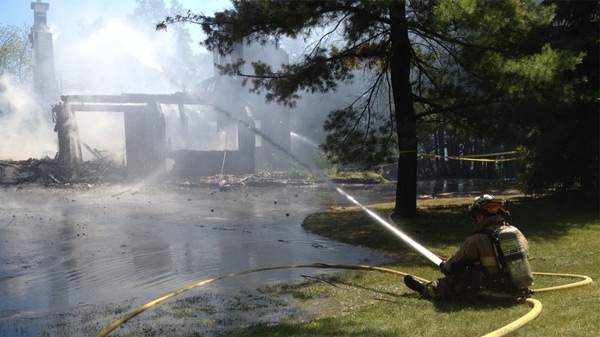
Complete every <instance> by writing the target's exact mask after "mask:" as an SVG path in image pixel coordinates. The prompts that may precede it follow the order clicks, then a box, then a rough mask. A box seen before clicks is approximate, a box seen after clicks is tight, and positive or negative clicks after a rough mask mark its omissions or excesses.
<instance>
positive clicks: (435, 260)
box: [326, 180, 442, 266]
mask: <svg viewBox="0 0 600 337" xmlns="http://www.w3.org/2000/svg"><path fill="white" fill-rule="evenodd" d="M326 181H327V183H328V184H329V186H331V187H332V188H333V189H335V190H336V191H337V192H338V193H339V194H341V195H343V196H344V197H346V199H348V200H350V202H352V203H353V204H355V205H356V206H358V207H360V209H362V210H363V211H365V212H366V213H367V214H368V215H369V216H371V217H372V218H373V219H375V220H377V222H379V224H381V225H383V226H384V227H385V228H386V229H388V230H389V231H390V232H392V233H393V234H395V235H396V236H398V237H399V238H400V239H402V241H404V242H406V243H407V244H409V245H410V246H411V247H412V248H414V249H415V250H416V251H418V252H419V253H421V254H422V255H423V256H425V257H426V258H427V259H429V261H431V262H433V263H435V265H437V266H439V265H440V263H442V259H440V258H439V257H438V256H436V255H435V254H433V253H432V252H431V251H429V250H428V249H427V248H425V247H423V246H422V245H420V244H419V243H418V242H416V241H415V240H413V239H412V238H410V237H409V236H408V235H406V234H405V233H404V232H402V231H401V230H399V229H398V228H397V227H396V226H394V225H392V224H390V223H388V222H387V221H385V220H384V219H382V218H381V217H380V216H379V215H377V214H376V213H375V212H373V211H371V210H370V209H368V208H367V207H366V206H364V205H363V204H361V203H360V202H358V201H357V200H356V199H354V197H353V196H351V195H350V194H348V193H346V191H344V190H342V189H341V188H340V187H338V186H337V185H335V184H333V183H332V182H330V181H328V180H326Z"/></svg>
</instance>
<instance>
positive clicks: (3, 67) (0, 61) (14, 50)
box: [0, 26, 33, 84]
mask: <svg viewBox="0 0 600 337" xmlns="http://www.w3.org/2000/svg"><path fill="white" fill-rule="evenodd" d="M28 34H29V28H28V27H26V26H23V27H16V26H0V76H2V75H4V74H7V75H10V76H11V77H13V78H14V79H16V81H18V82H19V83H21V84H25V83H31V81H32V79H33V50H32V49H31V46H30V44H29V39H28Z"/></svg>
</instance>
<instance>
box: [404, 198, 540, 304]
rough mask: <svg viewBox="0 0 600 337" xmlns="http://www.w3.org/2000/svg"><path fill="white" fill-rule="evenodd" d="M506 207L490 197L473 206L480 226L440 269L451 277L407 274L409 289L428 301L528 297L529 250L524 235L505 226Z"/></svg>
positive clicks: (471, 209) (471, 212) (473, 217)
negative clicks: (431, 278) (427, 278)
mask: <svg viewBox="0 0 600 337" xmlns="http://www.w3.org/2000/svg"><path fill="white" fill-rule="evenodd" d="M505 203H506V200H504V199H496V198H494V197H493V196H492V195H489V194H484V195H483V196H481V197H477V198H475V200H474V201H473V204H472V205H471V206H469V217H470V218H471V220H473V221H475V222H476V224H475V228H474V234H473V235H471V236H470V237H468V238H467V239H466V240H465V242H464V243H463V244H462V246H461V247H460V248H459V250H458V251H457V252H456V253H454V254H453V255H452V256H451V257H450V258H449V259H448V260H446V261H444V262H442V263H441V264H440V270H441V271H442V273H444V275H446V276H445V277H442V278H439V279H437V280H435V281H432V282H427V283H423V282H421V281H419V280H418V279H416V278H415V277H414V276H412V275H406V276H405V277H404V283H405V284H406V286H407V287H408V288H410V289H412V290H414V291H417V292H419V293H420V294H421V295H422V296H423V297H425V298H428V299H436V298H448V297H458V298H465V299H467V300H471V301H472V300H477V299H502V300H504V299H520V298H525V297H529V295H530V291H529V289H528V287H529V286H531V285H532V284H533V275H532V272H531V268H530V266H529V261H528V257H527V256H528V251H529V246H528V244H527V240H526V239H525V237H524V236H523V234H522V233H521V232H520V231H519V230H518V229H517V228H516V227H513V226H511V225H509V224H508V223H507V222H505V220H504V217H505V216H508V215H509V214H510V213H509V212H508V211H507V210H506V209H504V206H505Z"/></svg>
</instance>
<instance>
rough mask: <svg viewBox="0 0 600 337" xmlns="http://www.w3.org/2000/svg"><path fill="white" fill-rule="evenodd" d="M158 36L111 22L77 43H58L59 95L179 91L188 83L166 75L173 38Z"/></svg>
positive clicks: (174, 52) (173, 50)
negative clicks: (60, 93)
mask: <svg viewBox="0 0 600 337" xmlns="http://www.w3.org/2000/svg"><path fill="white" fill-rule="evenodd" d="M162 33H163V32H155V31H153V32H151V33H149V34H148V35H145V34H143V33H141V32H140V31H139V30H136V29H135V28H132V27H130V26H128V25H126V24H125V23H123V22H121V21H118V20H110V21H108V23H106V24H104V25H103V26H101V27H99V28H96V30H95V31H93V32H89V33H88V34H86V36H82V37H81V38H80V39H77V40H72V41H62V42H61V43H60V44H59V45H58V46H57V48H55V60H56V63H57V71H58V73H59V77H60V80H59V81H60V84H61V85H60V87H61V89H62V90H61V91H62V93H63V94H65V95H74V94H102V95H118V94H121V93H147V94H152V93H171V92H175V91H180V90H181V87H185V86H186V84H187V83H183V82H182V81H181V77H182V76H181V75H182V74H177V73H176V72H175V70H174V69H170V65H173V63H174V62H173V60H176V59H177V57H178V55H177V51H178V46H177V44H176V43H177V41H176V37H175V36H174V35H173V34H169V33H168V32H165V34H162ZM211 69H212V68H211ZM187 85H189V84H187Z"/></svg>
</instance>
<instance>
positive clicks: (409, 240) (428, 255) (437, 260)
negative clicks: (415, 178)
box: [255, 131, 443, 266]
mask: <svg viewBox="0 0 600 337" xmlns="http://www.w3.org/2000/svg"><path fill="white" fill-rule="evenodd" d="M255 132H260V131H255ZM290 134H291V135H292V136H294V137H296V138H299V139H301V140H302V141H304V142H306V143H308V144H310V145H312V146H315V147H318V145H317V144H316V143H315V142H313V141H311V140H310V139H308V138H306V137H304V136H302V135H299V134H297V133H295V132H291V133H290ZM267 140H268V139H267ZM282 150H284V149H282ZM288 155H290V156H291V157H292V158H294V156H293V155H291V154H290V153H288ZM294 159H295V158H294ZM296 161H297V162H298V160H296ZM299 163H300V162H299ZM300 164H301V165H302V166H304V167H306V168H308V169H309V170H310V168H309V167H307V165H303V164H302V163H300ZM317 174H318V175H319V178H321V179H323V180H324V181H326V182H327V184H328V185H329V186H330V187H331V188H333V189H334V190H335V191H336V192H338V193H339V194H341V195H343V196H344V197H346V199H348V200H349V201H350V202H352V203H353V204H355V205H356V206H358V207H359V208H360V209H362V210H363V211H365V212H366V213H367V214H368V215H369V216H370V217H372V218H373V219H375V220H376V221H377V222H378V223H379V224H380V225H383V226H384V227H385V228H386V229H387V230H389V231H390V232H392V233H393V234H395V235H396V236H397V237H399V238H400V239H401V240H402V241H404V242H406V243H407V244H408V245H410V246H411V247H412V248H414V249H415V250H416V251H418V252H419V253H421V254H422V255H423V256H425V257H426V258H427V259H429V260H430V261H431V262H433V263H434V264H435V265H436V266H439V265H440V263H442V261H443V260H442V259H440V258H439V257H438V256H436V255H435V254H433V253H432V252H431V251H429V250H428V249H427V248H425V247H423V246H422V245H421V244H419V243H418V242H416V241H415V240H413V239H412V238H411V237H409V236H408V235H406V234H405V233H404V232H402V231H401V230H400V229H398V228H397V227H396V226H394V225H392V224H390V223H389V222H387V221H385V220H384V219H382V218H381V217H380V216H379V215H377V214H376V213H375V212H373V211H371V210H370V209H368V208H367V207H366V206H365V205H363V204H361V203H360V202H358V201H357V200H356V199H355V198H354V197H353V196H351V195H350V194H348V193H347V192H346V191H344V190H343V189H341V188H340V187H339V186H337V185H336V184H334V183H333V182H332V181H331V180H329V179H327V178H326V177H325V176H323V174H321V173H317Z"/></svg>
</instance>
